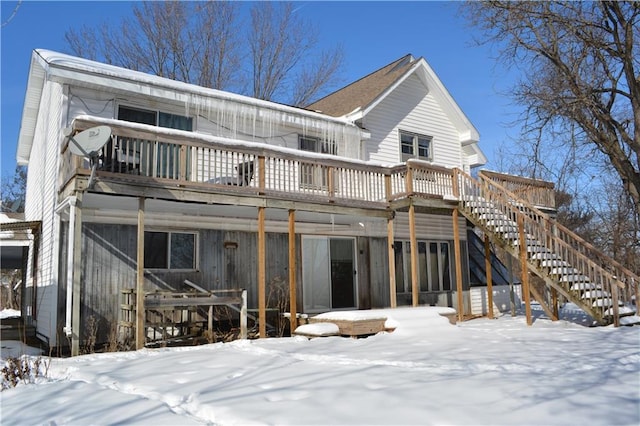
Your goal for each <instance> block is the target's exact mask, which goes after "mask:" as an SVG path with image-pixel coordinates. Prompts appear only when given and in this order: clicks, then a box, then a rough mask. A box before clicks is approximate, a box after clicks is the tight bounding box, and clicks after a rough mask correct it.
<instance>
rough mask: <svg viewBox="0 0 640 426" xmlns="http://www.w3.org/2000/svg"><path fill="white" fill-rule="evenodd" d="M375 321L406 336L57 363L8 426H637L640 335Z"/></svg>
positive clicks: (240, 344)
mask: <svg viewBox="0 0 640 426" xmlns="http://www.w3.org/2000/svg"><path fill="white" fill-rule="evenodd" d="M376 312H378V313H379V312H384V313H385V314H386V315H387V316H388V317H389V318H390V320H389V321H390V322H392V323H393V324H395V325H397V329H396V331H395V332H393V333H381V334H378V335H375V336H372V337H368V338H365V339H351V338H343V337H323V338H316V339H312V340H308V339H306V338H303V337H293V338H282V339H265V340H253V341H236V342H233V343H228V344H212V345H204V346H199V347H189V348H172V349H153V350H141V351H137V352H127V353H114V354H94V355H86V356H80V357H76V358H68V359H52V360H51V366H50V369H49V379H48V380H41V381H39V382H38V383H37V384H31V385H19V386H18V387H16V388H14V389H9V390H6V391H3V392H2V393H1V394H0V398H1V408H2V411H1V416H2V417H1V423H2V424H3V425H5V426H6V425H25V424H29V425H35V424H48V425H65V424H70V425H86V424H99V425H100V424H116V423H119V424H153V425H161V424H172V425H177V424H180V425H183V424H218V425H247V424H282V425H286V424H296V425H301V424H302V425H306V424H331V425H336V424H342V425H356V424H367V425H370V424H383V425H401V424H421V425H427V424H449V425H500V424H505V425H543V424H544V425H560V424H563V425H567V424H571V425H577V424H589V425H638V424H640V327H639V326H636V327H622V328H618V329H616V328H613V327H598V328H586V327H583V326H580V325H576V324H573V323H570V322H567V321H559V322H555V323H552V322H550V321H548V320H545V319H538V320H536V322H535V323H534V325H533V326H532V327H527V326H526V324H525V319H524V317H522V316H519V317H516V318H512V317H510V316H504V317H501V318H499V319H496V320H489V319H477V320H472V321H468V322H464V323H461V324H458V325H450V324H449V322H448V321H447V319H446V318H444V317H441V316H439V315H438V314H437V309H435V308H415V309H411V308H400V309H396V310H385V311H376ZM2 345H3V352H2V354H3V356H7V355H8V354H9V349H10V346H11V345H10V342H3V344H2Z"/></svg>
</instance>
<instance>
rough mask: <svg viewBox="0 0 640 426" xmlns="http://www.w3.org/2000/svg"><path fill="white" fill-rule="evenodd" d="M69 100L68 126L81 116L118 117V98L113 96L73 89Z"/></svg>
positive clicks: (70, 91)
mask: <svg viewBox="0 0 640 426" xmlns="http://www.w3.org/2000/svg"><path fill="white" fill-rule="evenodd" d="M68 99H69V101H68V102H69V103H68V111H67V115H68V120H67V123H66V125H67V126H68V125H70V124H71V122H72V121H73V119H74V118H75V117H77V116H79V115H92V116H94V117H100V118H115V116H116V115H115V111H116V98H115V97H114V96H113V94H109V93H101V92H97V91H95V90H89V89H79V88H71V89H70V90H69V94H68Z"/></svg>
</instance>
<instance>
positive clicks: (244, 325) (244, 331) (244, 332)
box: [240, 289, 247, 339]
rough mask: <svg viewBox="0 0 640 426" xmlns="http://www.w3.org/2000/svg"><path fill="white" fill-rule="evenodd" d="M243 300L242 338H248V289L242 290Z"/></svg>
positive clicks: (241, 315) (241, 314) (241, 309)
mask: <svg viewBox="0 0 640 426" xmlns="http://www.w3.org/2000/svg"><path fill="white" fill-rule="evenodd" d="M240 299H241V300H242V302H241V305H240V338H241V339H246V338H247V290H246V289H245V290H242V294H241V296H240Z"/></svg>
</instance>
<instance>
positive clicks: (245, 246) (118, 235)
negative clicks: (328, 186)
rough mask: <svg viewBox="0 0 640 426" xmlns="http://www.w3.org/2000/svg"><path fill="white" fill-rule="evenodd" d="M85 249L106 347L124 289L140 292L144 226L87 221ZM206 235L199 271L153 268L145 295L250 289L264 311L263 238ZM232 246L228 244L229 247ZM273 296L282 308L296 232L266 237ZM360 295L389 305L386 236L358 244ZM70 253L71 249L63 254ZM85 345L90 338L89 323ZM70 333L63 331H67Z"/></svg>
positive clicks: (90, 294) (91, 312)
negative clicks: (188, 288) (188, 284)
mask: <svg viewBox="0 0 640 426" xmlns="http://www.w3.org/2000/svg"><path fill="white" fill-rule="evenodd" d="M67 226H68V225H67V224H66V223H65V224H64V226H63V227H62V230H61V231H62V232H61V234H62V236H61V244H62V245H63V247H66V243H67V237H66V234H67V229H68V228H67ZM82 229H83V238H82V252H83V257H84V262H83V270H82V289H83V291H82V296H81V297H82V302H81V306H82V308H81V323H82V324H87V321H88V320H89V318H90V317H93V319H94V320H95V321H97V324H98V327H99V328H98V337H99V339H98V341H99V342H105V341H106V340H107V338H108V336H109V332H110V331H111V329H112V327H114V326H115V324H114V322H113V321H114V319H117V318H118V317H119V314H120V304H121V300H120V297H121V295H120V293H121V290H122V289H134V288H135V283H136V232H137V231H136V227H135V226H133V225H117V224H99V223H84V224H83V227H82ZM197 232H198V240H199V242H198V247H199V254H198V257H199V259H198V260H199V266H198V269H197V270H194V271H166V270H165V271H157V270H147V271H145V291H154V290H155V289H158V290H169V289H173V290H184V289H183V282H184V280H190V281H192V282H194V283H197V284H198V285H199V286H201V287H203V288H204V289H206V290H224V289H235V288H245V289H247V290H248V306H249V308H256V307H257V304H258V297H257V296H258V291H257V257H256V256H257V251H256V244H257V233H256V232H241V231H224V230H214V229H205V230H199V231H197ZM225 246H226V247H225ZM266 247H267V250H266V254H267V255H266V297H267V307H275V303H276V298H277V297H278V292H279V291H280V289H281V288H284V289H285V290H286V289H287V288H288V235H287V234H285V233H267V234H266ZM296 247H297V248H298V250H297V252H296V258H297V262H296V263H297V265H298V268H297V269H298V271H297V282H298V286H297V293H298V297H297V298H298V306H299V307H301V304H302V303H301V302H302V298H303V288H302V281H301V278H300V276H301V270H300V268H301V265H302V261H301V252H300V247H301V241H300V235H296ZM357 247H358V256H359V257H358V262H357V265H358V270H357V275H358V294H359V298H360V300H359V303H360V307H361V308H376V307H380V308H381V307H384V306H386V305H387V304H388V302H387V301H388V298H389V294H388V293H389V289H388V268H387V267H386V259H387V240H386V238H366V237H359V238H358V239H357ZM65 254H66V249H63V250H62V252H61V255H62V256H64V255H65ZM58 266H59V276H60V278H61V279H63V280H64V279H66V266H65V264H64V262H61V263H60V264H59V265H58ZM65 296H66V288H65V287H64V286H60V287H59V291H58V294H57V297H58V300H59V303H58V305H59V307H58V318H59V322H58V329H59V331H61V330H62V327H63V326H64V321H65V310H64V305H65V303H64V301H65V300H66V299H65ZM82 328H83V332H84V333H85V334H84V336H82V338H81V340H83V341H85V340H86V339H87V338H88V337H89V336H88V335H87V334H86V333H87V330H86V326H83V327H82ZM60 335H62V334H60Z"/></svg>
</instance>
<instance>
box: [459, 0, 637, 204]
mask: <svg viewBox="0 0 640 426" xmlns="http://www.w3.org/2000/svg"><path fill="white" fill-rule="evenodd" d="M464 8H465V12H466V14H467V16H468V18H469V20H470V22H471V23H472V24H473V25H475V26H476V27H477V28H480V29H481V30H482V31H483V34H484V39H483V42H487V43H495V44H496V46H498V48H499V49H500V54H501V55H500V59H501V60H502V61H503V63H505V64H507V65H508V66H515V67H518V68H520V69H521V71H522V73H523V78H522V80H521V81H519V82H518V83H517V85H516V87H515V88H514V90H513V94H514V98H515V99H516V101H517V102H518V103H520V104H521V105H523V106H525V108H526V109H527V111H528V113H527V115H526V119H525V121H524V122H523V124H524V129H525V131H529V132H531V131H533V132H536V133H537V135H538V136H537V137H538V138H543V137H547V136H548V134H547V133H546V132H545V130H546V129H547V128H548V126H549V123H552V122H553V123H555V122H557V121H558V120H560V121H566V122H567V123H574V124H575V125H576V126H575V130H574V133H573V134H565V135H557V134H556V136H560V138H559V139H557V140H556V141H555V142H556V144H567V143H568V142H569V141H575V140H576V138H577V137H579V138H580V139H581V140H582V141H581V142H579V143H583V144H587V145H591V146H593V147H595V148H597V150H598V151H600V152H602V153H603V154H604V158H606V160H607V163H608V164H609V165H610V166H611V167H612V168H613V169H614V170H615V171H616V173H617V175H618V177H619V179H620V182H621V184H622V186H623V187H624V189H625V191H626V193H627V194H628V195H629V196H630V197H631V199H632V200H633V202H634V205H635V212H636V215H638V216H640V78H639V76H638V73H639V71H640V65H639V61H640V59H639V58H640V53H639V52H638V49H639V39H640V3H635V2H608V1H600V2H566V1H562V2H511V1H486V2H469V3H467V4H465V6H464ZM568 128H569V127H567V129H568ZM562 136H564V137H562Z"/></svg>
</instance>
